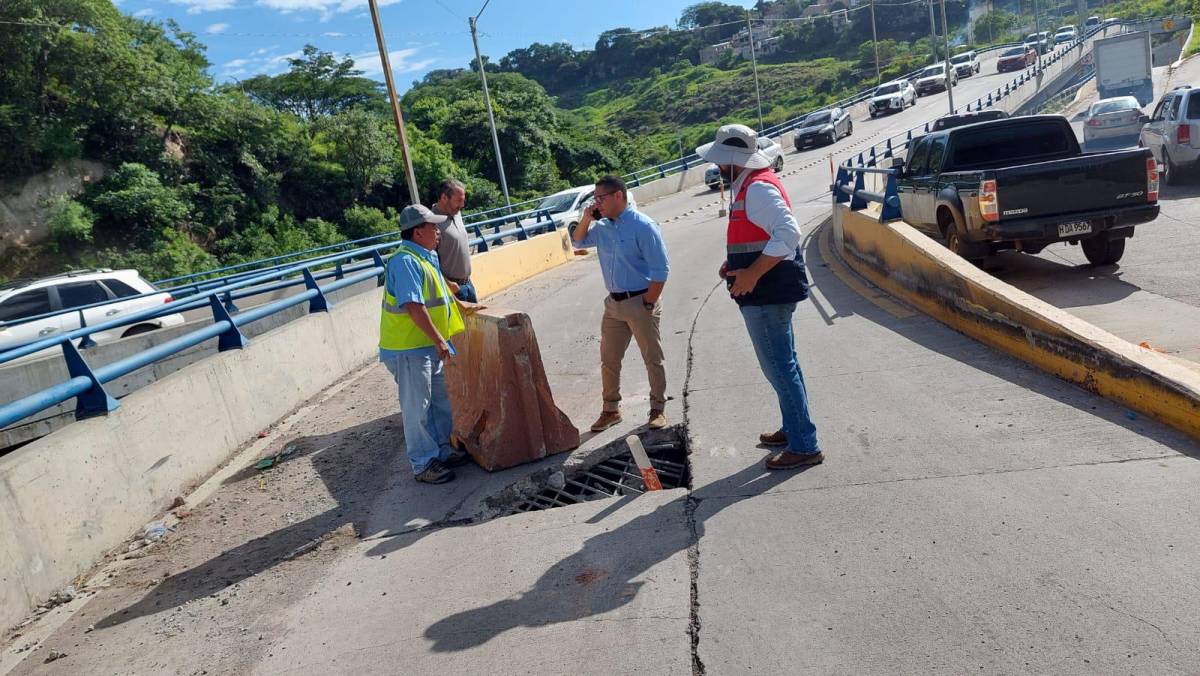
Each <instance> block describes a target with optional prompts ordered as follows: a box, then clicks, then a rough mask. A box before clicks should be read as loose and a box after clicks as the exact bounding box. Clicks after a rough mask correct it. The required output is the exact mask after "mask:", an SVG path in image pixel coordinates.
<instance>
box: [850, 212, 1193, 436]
mask: <svg viewBox="0 0 1200 676" xmlns="http://www.w3.org/2000/svg"><path fill="white" fill-rule="evenodd" d="M833 235H834V242H835V249H836V251H837V253H838V254H840V255H841V257H842V258H843V260H845V262H846V263H847V264H848V265H849V266H850V267H851V268H853V269H854V270H855V271H857V272H858V273H859V274H860V275H862V276H863V277H865V278H866V279H867V280H869V281H870V282H871V283H873V284H875V285H876V286H878V287H879V288H881V289H883V290H885V291H886V292H888V293H890V294H892V295H893V296H895V297H897V298H900V299H902V300H904V301H906V302H908V303H909V304H911V305H913V306H914V307H917V308H919V309H921V310H922V311H924V312H925V313H926V314H928V315H930V316H932V317H934V318H935V319H938V320H939V321H941V322H942V323H944V324H946V325H947V326H950V327H951V328H953V329H955V330H957V331H960V332H961V333H964V334H966V335H968V336H971V337H972V338H975V339H976V340H979V341H980V342H982V343H985V344H987V345H990V346H992V347H994V348H996V349H999V350H1001V351H1003V352H1006V353H1008V354H1010V355H1012V356H1014V357H1016V358H1018V359H1021V360H1022V361H1025V362H1027V363H1029V364H1032V365H1033V366H1036V367H1038V368H1040V369H1042V370H1044V371H1046V372H1048V373H1051V374H1053V375H1056V376H1058V377H1060V378H1063V379H1064V380H1068V381H1070V382H1073V383H1075V384H1077V385H1079V386H1081V387H1083V388H1084V389H1086V390H1088V391H1090V392H1094V393H1096V394H1098V395H1100V396H1102V397H1105V398H1107V399H1110V400H1112V401H1115V402H1117V403H1119V404H1121V405H1123V406H1125V407H1128V408H1129V409H1131V410H1133V411H1138V412H1141V413H1143V414H1145V415H1147V416H1150V417H1152V418H1154V419H1156V420H1159V421H1161V422H1164V423H1166V424H1168V425H1170V426H1172V427H1174V428H1176V429H1178V430H1180V431H1182V432H1185V433H1187V434H1189V435H1191V436H1192V437H1195V438H1200V373H1198V372H1196V371H1194V370H1192V369H1190V368H1188V367H1186V366H1184V365H1182V364H1180V363H1177V362H1176V361H1175V360H1173V359H1172V358H1170V357H1168V356H1166V355H1162V354H1159V353H1157V352H1154V351H1153V350H1147V349H1144V348H1141V347H1138V346H1136V345H1133V344H1132V343H1129V342H1128V341H1125V340H1123V339H1121V338H1118V337H1116V336H1114V335H1112V334H1110V333H1108V332H1107V331H1104V330H1102V329H1100V328H1098V327H1096V326H1094V325H1092V324H1089V323H1088V322H1085V321H1083V320H1081V319H1079V318H1077V317H1075V316H1073V315H1071V314H1069V313H1067V312H1065V311H1063V310H1060V309H1058V308H1056V307H1054V306H1052V305H1049V304H1048V303H1045V302H1044V301H1041V300H1039V299H1037V298H1035V297H1033V296H1031V295H1029V294H1027V293H1025V292H1023V291H1021V290H1019V289H1017V288H1015V287H1013V286H1011V285H1009V284H1007V283H1005V282H1003V281H1000V280H998V279H996V278H995V277H993V276H992V275H990V274H988V273H986V272H984V271H982V270H980V269H979V268H977V267H975V266H974V265H972V264H971V263H968V262H967V261H966V260H964V259H962V258H961V257H959V256H958V255H956V254H954V253H952V252H950V251H949V250H948V249H946V248H945V247H943V246H942V245H941V244H940V243H938V242H935V241H934V240H932V239H930V238H929V237H926V236H925V235H924V234H922V233H920V232H918V231H917V230H916V229H914V228H913V227H912V226H910V225H908V224H907V223H904V222H903V221H886V222H881V219H880V209H879V207H877V206H875V205H872V206H870V207H868V208H866V209H863V210H857V211H856V210H852V209H851V208H850V205H849V204H846V203H839V204H835V205H834V208H833Z"/></svg>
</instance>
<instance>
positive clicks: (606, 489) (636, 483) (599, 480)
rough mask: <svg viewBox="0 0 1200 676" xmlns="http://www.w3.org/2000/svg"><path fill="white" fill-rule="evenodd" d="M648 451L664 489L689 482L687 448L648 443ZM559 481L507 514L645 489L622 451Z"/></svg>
mask: <svg viewBox="0 0 1200 676" xmlns="http://www.w3.org/2000/svg"><path fill="white" fill-rule="evenodd" d="M646 452H647V454H648V455H649V456H650V464H651V465H653V466H654V470H655V471H656V472H658V478H659V481H661V482H662V485H663V488H664V489H666V488H680V487H685V486H687V485H688V482H689V480H690V474H689V472H688V466H687V450H686V449H685V448H683V447H682V446H679V445H676V444H661V445H657V446H647V447H646ZM557 483H558V484H561V485H552V486H550V487H549V488H546V489H544V490H543V491H541V492H540V493H537V494H536V495H533V496H531V497H528V498H525V499H524V500H522V501H520V502H518V503H517V504H516V505H514V506H513V507H511V508H510V509H508V510H506V511H505V515H509V514H520V513H522V512H537V511H540V510H543V509H554V508H555V507H566V506H567V505H574V504H578V503H580V502H588V501H589V500H601V499H605V498H611V497H616V496H621V495H641V494H642V493H645V492H646V485H645V484H644V483H643V482H642V474H641V472H640V471H639V470H638V466H637V464H636V463H635V462H634V461H633V456H632V455H630V454H629V453H622V454H621V455H617V456H614V457H612V458H609V459H607V460H605V461H603V462H601V463H599V464H596V465H593V466H592V467H590V468H588V469H586V470H582V471H580V472H575V473H573V474H571V475H570V476H567V477H564V478H562V479H561V480H560V481H558V482H557Z"/></svg>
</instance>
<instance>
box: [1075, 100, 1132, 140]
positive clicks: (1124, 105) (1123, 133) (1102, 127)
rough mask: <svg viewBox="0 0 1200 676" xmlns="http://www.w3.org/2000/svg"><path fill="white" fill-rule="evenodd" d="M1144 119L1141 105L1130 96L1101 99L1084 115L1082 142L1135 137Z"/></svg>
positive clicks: (1089, 107)
mask: <svg viewBox="0 0 1200 676" xmlns="http://www.w3.org/2000/svg"><path fill="white" fill-rule="evenodd" d="M1145 119H1146V116H1145V115H1143V114H1142V107H1141V105H1140V104H1138V100H1137V99H1135V98H1133V97H1132V96H1114V97H1113V98H1111V99H1101V100H1099V101H1097V102H1095V103H1093V104H1092V105H1090V106H1088V109H1087V112H1086V113H1084V117H1083V142H1084V143H1093V142H1095V141H1099V140H1108V139H1117V138H1122V137H1134V136H1137V135H1138V132H1139V131H1141V129H1142V121H1143V120H1145Z"/></svg>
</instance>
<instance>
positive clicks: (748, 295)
mask: <svg viewBox="0 0 1200 676" xmlns="http://www.w3.org/2000/svg"><path fill="white" fill-rule="evenodd" d="M696 153H697V154H699V155H700V157H701V158H703V159H705V160H707V161H709V162H712V163H714V164H716V165H717V166H718V167H719V168H720V171H721V174H722V176H723V177H727V178H728V179H730V180H732V183H733V184H732V186H731V188H730V194H731V195H733V202H732V203H731V204H730V208H729V226H728V229H727V230H726V250H725V254H726V256H725V262H724V263H722V264H721V269H720V272H719V274H720V275H721V278H722V279H724V280H725V282H726V285H727V286H728V287H729V295H730V296H731V297H732V298H733V300H734V301H736V302H737V304H738V308H739V309H740V310H741V313H742V319H743V320H744V321H745V322H746V331H747V332H748V333H749V334H750V342H751V343H753V345H754V352H755V354H756V355H757V356H758V364H759V367H760V368H762V372H763V375H764V376H766V378H767V381H768V382H770V383H771V387H772V388H774V390H775V395H776V397H777V398H778V399H779V412H780V415H781V417H782V418H783V425H782V428H781V429H779V430H778V431H775V432H767V433H764V434H761V435H760V436H759V441H760V442H762V443H763V444H765V445H767V446H776V447H779V448H780V449H781V450H779V451H778V452H777V453H775V454H773V455H772V456H771V457H769V458H767V461H766V467H767V469H772V470H780V469H796V468H800V467H804V466H808V465H816V464H819V463H821V462H822V461H824V459H825V457H824V455H822V453H821V449H820V446H818V445H817V429H816V426H814V425H813V422H812V419H811V418H810V417H809V413H808V392H807V389H806V387H805V385H804V375H803V374H802V373H801V371H800V363H799V361H798V360H797V358H796V342H795V336H794V335H793V333H792V314H793V313H794V312H795V311H796V304H797V303H799V302H800V301H802V300H804V299H805V298H807V297H808V282H807V277H806V275H805V272H804V258H803V255H802V254H801V251H800V226H799V224H798V223H797V222H796V218H795V216H793V215H792V206H791V202H790V201H789V200H788V196H787V191H786V190H784V188H783V184H782V183H781V182H780V180H779V177H778V176H776V175H775V172H773V171H771V168H770V167H771V160H772V158H770V157H767V156H766V155H765V154H763V152H762V151H761V150H759V148H758V134H757V133H755V131H754V130H753V129H751V128H749V127H747V126H745V125H741V124H727V125H725V126H723V127H721V128H720V129H718V130H717V137H716V140H715V141H713V142H712V143H707V144H705V145H702V146H700V147H699V148H696Z"/></svg>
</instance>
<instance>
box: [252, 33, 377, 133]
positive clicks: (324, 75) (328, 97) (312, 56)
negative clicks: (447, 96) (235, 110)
mask: <svg viewBox="0 0 1200 676" xmlns="http://www.w3.org/2000/svg"><path fill="white" fill-rule="evenodd" d="M288 65H289V66H290V68H289V70H288V72H286V73H283V74H281V75H275V76H269V75H256V76H255V77H252V78H250V79H248V80H245V81H243V82H241V83H240V85H239V87H240V88H241V89H242V90H243V91H245V92H246V93H247V94H249V95H250V96H251V97H253V98H254V99H255V100H256V101H259V102H260V103H262V104H264V105H267V106H270V107H272V108H275V109H276V110H281V111H284V112H289V113H292V114H293V115H297V116H299V117H302V118H305V119H308V120H312V119H316V118H318V117H324V116H329V115H336V114H338V113H342V112H346V111H348V110H351V109H353V108H370V109H376V110H379V109H382V108H383V106H384V105H385V104H386V103H387V99H386V98H385V97H384V95H383V90H382V85H380V83H378V82H376V81H375V80H371V79H369V78H365V77H362V71H361V70H356V69H355V68H354V59H352V58H350V57H349V56H346V57H345V58H343V59H340V60H339V59H338V58H337V57H335V56H334V55H333V54H331V53H329V52H323V51H321V50H319V49H317V48H316V47H314V46H313V45H305V46H304V53H303V56H301V57H299V58H294V59H288Z"/></svg>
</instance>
